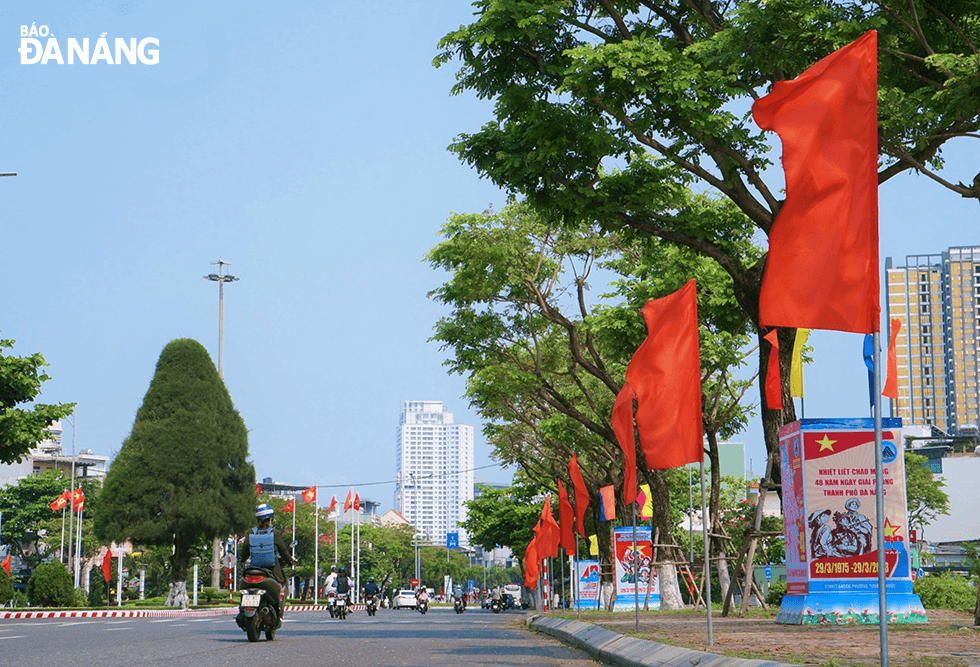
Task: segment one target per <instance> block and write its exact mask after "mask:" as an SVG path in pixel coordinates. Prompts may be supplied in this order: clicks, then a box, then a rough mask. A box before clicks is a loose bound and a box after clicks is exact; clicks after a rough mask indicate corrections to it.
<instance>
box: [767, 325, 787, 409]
mask: <svg viewBox="0 0 980 667" xmlns="http://www.w3.org/2000/svg"><path fill="white" fill-rule="evenodd" d="M763 338H765V339H766V340H767V341H768V342H769V345H771V346H772V347H770V349H769V364H768V365H767V366H766V406H767V407H768V408H769V409H770V410H782V409H783V383H782V380H780V378H779V335H778V332H777V330H776V329H773V330H772V331H770V332H769V333H767V334H766V335H765V336H763Z"/></svg>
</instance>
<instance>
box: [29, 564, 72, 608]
mask: <svg viewBox="0 0 980 667" xmlns="http://www.w3.org/2000/svg"><path fill="white" fill-rule="evenodd" d="M27 599H28V600H29V601H30V603H31V604H32V605H35V606H38V607H70V606H72V605H73V604H74V603H75V587H74V586H73V585H72V580H71V575H70V574H68V570H67V569H66V568H65V565H64V563H62V562H61V561H57V560H53V561H51V562H50V563H41V564H40V565H38V566H37V568H36V569H35V570H34V574H32V575H31V578H30V579H29V580H28V581H27Z"/></svg>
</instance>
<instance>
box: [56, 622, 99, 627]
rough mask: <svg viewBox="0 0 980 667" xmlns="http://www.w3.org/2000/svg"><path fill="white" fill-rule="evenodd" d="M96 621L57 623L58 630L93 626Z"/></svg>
mask: <svg viewBox="0 0 980 667" xmlns="http://www.w3.org/2000/svg"><path fill="white" fill-rule="evenodd" d="M95 623H96V621H68V622H67V623H58V627H59V628H67V627H68V626H69V625H93V624H95Z"/></svg>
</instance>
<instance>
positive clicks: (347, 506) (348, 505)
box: [344, 489, 354, 513]
mask: <svg viewBox="0 0 980 667" xmlns="http://www.w3.org/2000/svg"><path fill="white" fill-rule="evenodd" d="M350 494H351V490H350V489H349V490H348V491H347V500H345V501H344V513H346V512H347V510H349V509H350V508H351V507H352V506H353V505H354V502H353V501H352V500H351V498H350Z"/></svg>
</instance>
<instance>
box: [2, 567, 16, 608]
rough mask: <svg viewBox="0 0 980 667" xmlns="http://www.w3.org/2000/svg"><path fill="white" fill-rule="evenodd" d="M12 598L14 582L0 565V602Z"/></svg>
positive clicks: (5, 601) (3, 602) (6, 601)
mask: <svg viewBox="0 0 980 667" xmlns="http://www.w3.org/2000/svg"><path fill="white" fill-rule="evenodd" d="M13 599H14V582H12V581H11V580H10V577H8V576H7V571H6V570H4V569H3V568H2V567H0V604H7V603H8V602H9V601H10V600H13Z"/></svg>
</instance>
